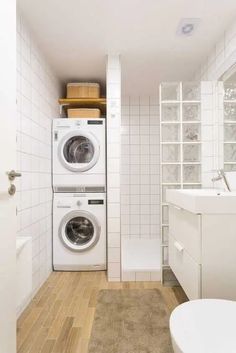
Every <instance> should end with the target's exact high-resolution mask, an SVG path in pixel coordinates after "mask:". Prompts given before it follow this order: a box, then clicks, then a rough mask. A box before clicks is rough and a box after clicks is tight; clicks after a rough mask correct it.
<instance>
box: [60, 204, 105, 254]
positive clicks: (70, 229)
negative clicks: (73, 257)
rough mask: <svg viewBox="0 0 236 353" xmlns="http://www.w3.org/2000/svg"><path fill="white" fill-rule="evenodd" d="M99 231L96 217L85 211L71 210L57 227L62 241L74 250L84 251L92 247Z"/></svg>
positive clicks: (95, 242)
mask: <svg viewBox="0 0 236 353" xmlns="http://www.w3.org/2000/svg"><path fill="white" fill-rule="evenodd" d="M100 233H101V227H100V225H99V223H98V221H97V219H96V217H95V216H94V215H93V214H91V213H89V212H85V211H72V212H70V213H68V214H67V215H65V216H64V218H63V219H62V221H61V224H60V227H59V236H60V238H61V240H62V243H63V244H64V245H65V246H66V247H67V248H69V249H70V250H74V251H78V252H80V251H86V250H88V249H91V248H92V247H94V246H95V245H96V244H97V242H98V240H99V238H100Z"/></svg>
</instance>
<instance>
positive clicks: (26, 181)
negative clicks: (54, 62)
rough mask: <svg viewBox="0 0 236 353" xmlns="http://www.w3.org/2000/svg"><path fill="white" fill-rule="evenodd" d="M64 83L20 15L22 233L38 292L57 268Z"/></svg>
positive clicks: (19, 201) (19, 186)
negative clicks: (58, 122)
mask: <svg viewBox="0 0 236 353" xmlns="http://www.w3.org/2000/svg"><path fill="white" fill-rule="evenodd" d="M59 95H60V85H59V82H58V80H57V79H56V78H55V76H54V75H53V72H52V71H51V69H50V67H49V65H48V63H47V61H46V60H45V58H44V56H43V54H42V52H41V51H40V49H39V47H38V46H37V44H36V43H35V40H34V37H33V35H32V33H31V32H30V29H29V28H28V27H27V25H26V23H25V21H24V19H23V17H22V16H21V15H20V14H18V18H17V111H18V112H17V169H18V170H19V171H21V173H22V178H21V179H20V180H19V181H17V209H18V216H17V220H18V225H17V230H18V233H17V235H18V236H31V237H32V246H33V254H32V256H33V259H32V261H33V291H32V295H33V294H34V293H35V292H36V291H37V290H38V289H39V287H40V286H41V285H42V284H43V282H44V281H45V280H46V278H47V277H48V275H49V274H50V272H51V271H52V249H51V246H52V224H51V207H52V203H51V200H52V189H51V120H52V118H56V117H58V104H57V99H58V97H59Z"/></svg>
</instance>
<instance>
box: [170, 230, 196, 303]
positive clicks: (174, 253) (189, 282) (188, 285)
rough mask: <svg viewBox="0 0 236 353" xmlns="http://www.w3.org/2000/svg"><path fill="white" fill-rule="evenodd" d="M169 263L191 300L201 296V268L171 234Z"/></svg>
mask: <svg viewBox="0 0 236 353" xmlns="http://www.w3.org/2000/svg"><path fill="white" fill-rule="evenodd" d="M169 265H170V267H171V269H172V271H173V272H174V274H175V276H176V278H177V279H178V281H179V283H180V284H181V286H182V287H183V289H184V291H185V293H186V295H187V296H188V298H189V299H190V300H192V299H199V298H201V292H200V289H201V286H200V268H201V266H200V265H198V264H197V262H195V261H194V259H193V258H192V257H191V256H190V255H189V254H188V252H187V250H186V248H184V246H183V245H182V244H180V243H179V242H178V241H177V240H176V239H174V238H173V237H172V236H171V235H170V236H169Z"/></svg>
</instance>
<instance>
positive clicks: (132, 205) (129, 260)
mask: <svg viewBox="0 0 236 353" xmlns="http://www.w3.org/2000/svg"><path fill="white" fill-rule="evenodd" d="M226 92H227V89H226ZM224 107H226V105H225V102H224V84H223V82H220V81H204V82H168V83H162V84H161V85H160V87H159V97H158V96H154V97H146V98H144V97H136V98H135V97H125V98H123V100H122V114H121V275H122V280H123V281H156V280H162V281H163V282H166V283H168V282H169V283H171V284H173V283H174V282H175V277H174V276H173V274H172V273H171V272H170V270H169V266H168V232H169V225H168V204H167V203H166V190H167V189H169V188H177V189H178V188H186V189H188V188H189V189H193V188H201V187H205V188H212V187H213V184H212V181H211V178H212V177H213V176H214V170H217V169H219V168H222V167H223V166H224V160H225V161H226V158H224V151H226V152H227V148H228V147H227V146H226V144H227V142H228V141H227V142H225V143H224V133H223V131H224V125H225V122H224ZM226 108H227V107H226ZM225 114H226V113H225ZM227 128H228V126H226V129H227ZM225 136H226V137H227V134H226V135H225ZM224 146H226V148H224ZM226 152H225V153H226ZM227 161H228V160H227ZM227 168H229V167H228V166H227Z"/></svg>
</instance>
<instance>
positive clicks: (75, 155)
mask: <svg viewBox="0 0 236 353" xmlns="http://www.w3.org/2000/svg"><path fill="white" fill-rule="evenodd" d="M63 154H64V158H65V160H66V161H67V162H68V163H90V162H91V161H92V159H93V157H94V145H93V143H92V141H90V140H89V138H87V137H85V136H73V137H71V138H70V139H69V140H68V141H67V142H66V143H65V145H64V149H63Z"/></svg>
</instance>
